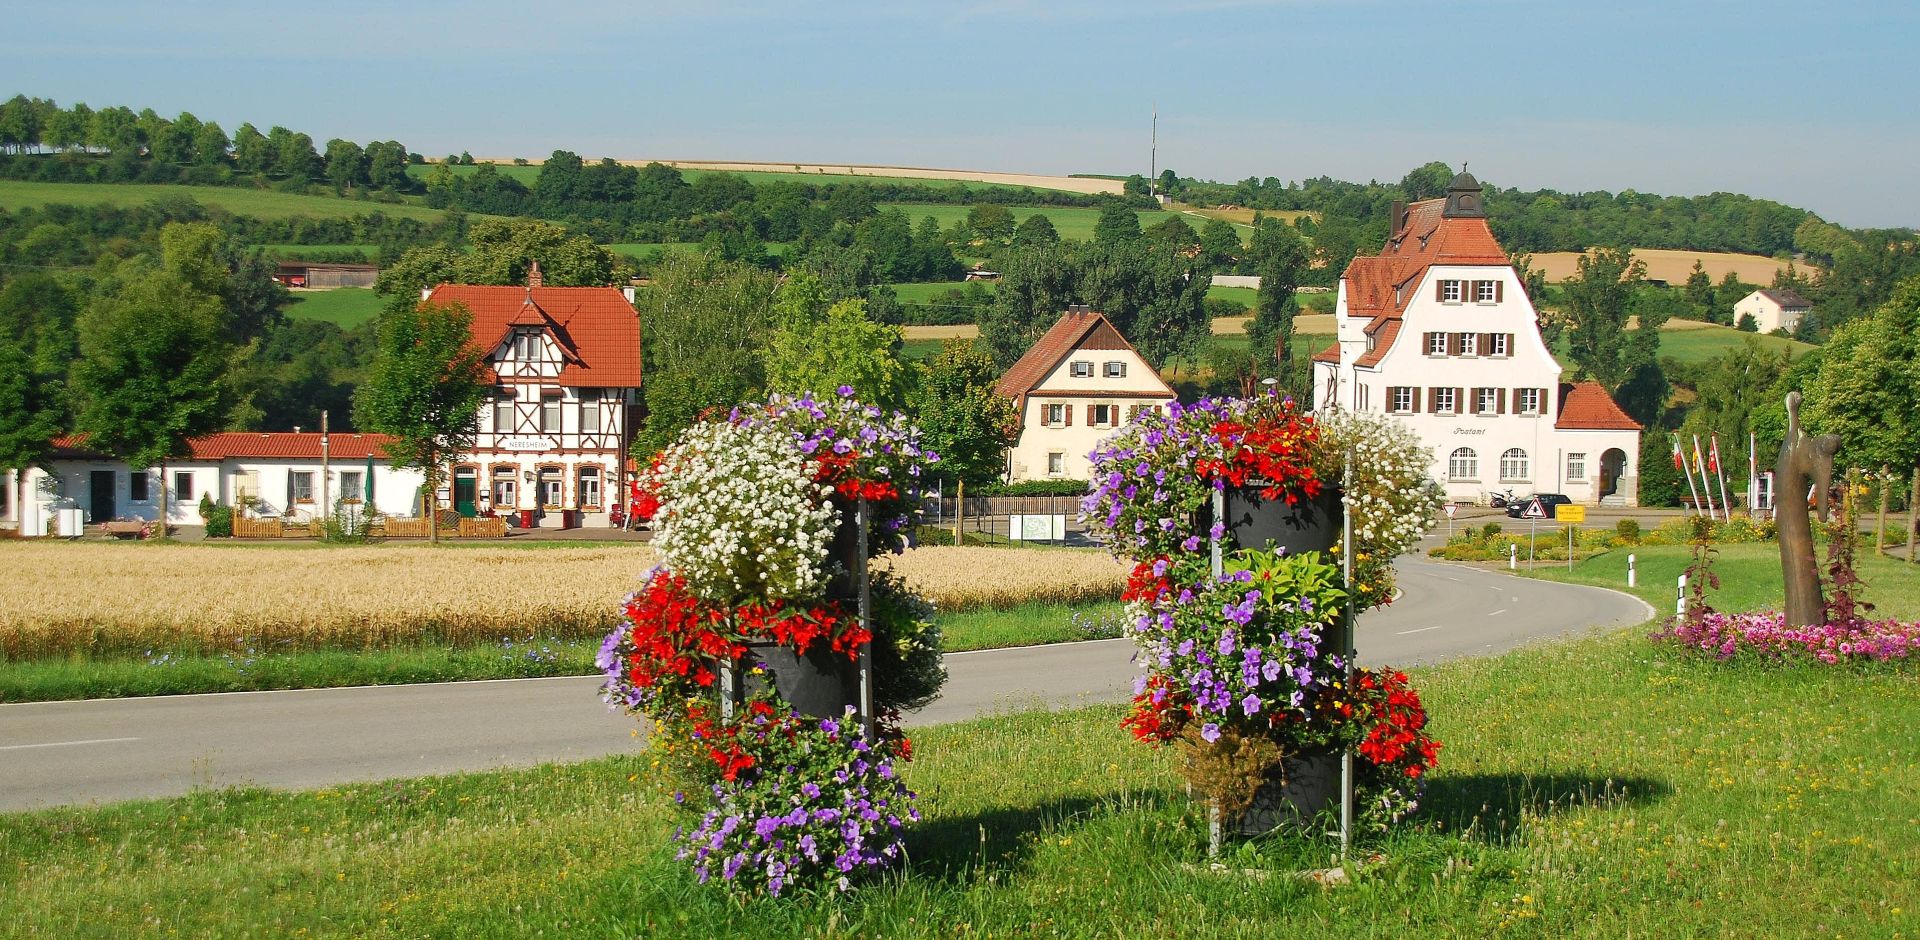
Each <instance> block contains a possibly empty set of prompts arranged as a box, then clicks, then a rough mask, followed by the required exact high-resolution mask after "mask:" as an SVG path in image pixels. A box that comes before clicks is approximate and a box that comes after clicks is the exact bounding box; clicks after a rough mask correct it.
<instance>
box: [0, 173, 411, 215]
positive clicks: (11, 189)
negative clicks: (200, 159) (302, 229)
mask: <svg viewBox="0 0 1920 940" xmlns="http://www.w3.org/2000/svg"><path fill="white" fill-rule="evenodd" d="M180 198H188V199H192V200H193V201H195V202H198V203H200V204H201V205H203V206H217V207H219V208H222V209H225V210H227V211H228V212H231V213H233V214H235V215H246V216H253V217H255V218H261V219H286V218H293V217H295V216H307V217H310V218H322V219H332V218H352V217H354V216H362V215H372V214H374V213H376V212H378V213H381V214H383V215H387V216H395V217H399V218H405V219H420V220H422V221H429V222H431V221H437V220H439V219H440V217H441V216H442V215H444V213H442V212H441V211H440V210H439V209H429V208H427V207H426V206H423V205H418V204H414V203H397V204H396V203H385V202H362V201H360V200H357V199H342V198H338V197H334V196H308V195H304V194H299V193H277V192H273V191H271V190H265V189H245V188H241V187H238V186H173V185H166V184H156V183H35V182H23V181H19V180H0V208H4V209H25V208H28V207H32V206H44V205H51V204H55V203H65V204H68V205H79V206H92V205H112V206H138V205H145V204H146V203H149V202H152V201H154V200H156V199H180Z"/></svg>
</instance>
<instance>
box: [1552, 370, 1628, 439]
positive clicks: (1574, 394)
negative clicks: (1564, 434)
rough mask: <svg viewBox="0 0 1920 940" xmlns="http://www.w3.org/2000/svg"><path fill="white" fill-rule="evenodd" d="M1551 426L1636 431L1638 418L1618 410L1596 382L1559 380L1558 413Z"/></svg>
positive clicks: (1569, 428)
mask: <svg viewBox="0 0 1920 940" xmlns="http://www.w3.org/2000/svg"><path fill="white" fill-rule="evenodd" d="M1553 426H1554V427H1556V428H1561V429H1565V430H1575V431H1638V430H1640V422H1638V421H1635V420H1633V419H1632V418H1630V417H1628V416H1627V413H1626V412H1624V411H1622V410H1620V405H1619V403H1618V402H1615V401H1614V400H1613V396H1612V395H1609V394H1607V389H1606V387H1605V386H1603V385H1601V384H1600V383H1599V382H1594V381H1586V382H1581V383H1580V384H1578V385H1569V384H1566V383H1564V382H1563V383H1561V384H1560V417H1559V419H1558V420H1556V421H1554V422H1553Z"/></svg>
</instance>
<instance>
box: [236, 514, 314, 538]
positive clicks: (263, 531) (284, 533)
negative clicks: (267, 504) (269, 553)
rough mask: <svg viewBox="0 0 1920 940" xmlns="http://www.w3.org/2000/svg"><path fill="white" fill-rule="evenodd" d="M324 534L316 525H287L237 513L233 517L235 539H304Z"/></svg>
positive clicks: (278, 521) (304, 523)
mask: <svg viewBox="0 0 1920 940" xmlns="http://www.w3.org/2000/svg"><path fill="white" fill-rule="evenodd" d="M324 534H325V531H324V530H323V529H322V528H321V527H320V525H319V524H318V523H312V522H293V523H289V522H286V521H284V520H282V519H278V518H273V517H269V518H266V519H255V518H252V517H250V516H243V515H240V514H238V513H235V514H234V517H233V537H234V538H237V539H305V538H317V537H319V536H321V535H324Z"/></svg>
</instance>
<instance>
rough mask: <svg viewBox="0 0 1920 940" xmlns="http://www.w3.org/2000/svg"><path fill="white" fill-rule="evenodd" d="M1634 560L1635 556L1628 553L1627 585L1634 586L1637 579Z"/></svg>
mask: <svg viewBox="0 0 1920 940" xmlns="http://www.w3.org/2000/svg"><path fill="white" fill-rule="evenodd" d="M1633 562H1634V556H1632V555H1628V556H1627V587H1633V584H1634V581H1635V576H1634V570H1633Z"/></svg>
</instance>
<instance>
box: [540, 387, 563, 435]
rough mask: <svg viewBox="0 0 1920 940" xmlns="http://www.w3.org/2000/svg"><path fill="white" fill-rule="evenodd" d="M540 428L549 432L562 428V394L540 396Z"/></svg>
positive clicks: (555, 431)
mask: <svg viewBox="0 0 1920 940" xmlns="http://www.w3.org/2000/svg"><path fill="white" fill-rule="evenodd" d="M540 430H542V431H545V432H546V433H548V434H553V433H557V432H558V431H559V430H560V396H558V395H542V396H540Z"/></svg>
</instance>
